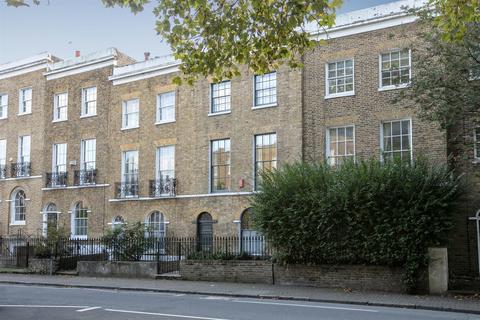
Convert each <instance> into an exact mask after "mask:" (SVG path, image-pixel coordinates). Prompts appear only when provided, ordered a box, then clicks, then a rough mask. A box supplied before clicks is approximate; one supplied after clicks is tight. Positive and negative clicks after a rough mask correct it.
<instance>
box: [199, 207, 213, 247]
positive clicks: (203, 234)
mask: <svg viewBox="0 0 480 320" xmlns="http://www.w3.org/2000/svg"><path fill="white" fill-rule="evenodd" d="M197 239H198V240H197V242H198V250H200V251H212V249H213V219H212V216H211V215H210V213H208V212H202V213H200V215H199V216H198V218H197Z"/></svg>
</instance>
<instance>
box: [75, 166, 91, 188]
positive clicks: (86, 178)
mask: <svg viewBox="0 0 480 320" xmlns="http://www.w3.org/2000/svg"><path fill="white" fill-rule="evenodd" d="M96 183H97V169H89V170H75V172H74V176H73V184H74V185H75V186H84V185H90V184H96Z"/></svg>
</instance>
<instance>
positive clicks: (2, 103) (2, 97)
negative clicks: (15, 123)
mask: <svg viewBox="0 0 480 320" xmlns="http://www.w3.org/2000/svg"><path fill="white" fill-rule="evenodd" d="M0 109H2V115H1V116H0V120H2V119H7V118H8V94H6V93H0Z"/></svg>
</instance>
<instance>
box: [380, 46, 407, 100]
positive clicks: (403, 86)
mask: <svg viewBox="0 0 480 320" xmlns="http://www.w3.org/2000/svg"><path fill="white" fill-rule="evenodd" d="M394 51H399V52H401V51H402V49H399V48H392V49H390V50H386V51H382V52H380V53H379V54H378V91H388V90H395V89H403V88H407V87H409V86H410V85H411V83H412V49H408V67H409V69H408V82H407V83H402V84H398V85H395V84H393V85H389V86H382V54H385V53H392V52H394Z"/></svg>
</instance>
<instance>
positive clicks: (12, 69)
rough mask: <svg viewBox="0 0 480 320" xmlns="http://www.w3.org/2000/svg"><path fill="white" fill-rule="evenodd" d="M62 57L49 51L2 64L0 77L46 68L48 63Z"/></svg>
mask: <svg viewBox="0 0 480 320" xmlns="http://www.w3.org/2000/svg"><path fill="white" fill-rule="evenodd" d="M60 60H61V59H59V58H57V57H55V56H53V55H51V54H50V53H48V52H42V53H40V54H37V55H34V56H31V57H28V58H25V59H20V60H15V61H11V62H7V63H3V64H0V79H5V78H9V77H13V76H17V75H20V74H25V73H28V72H32V71H37V70H41V69H46V68H47V67H48V64H50V63H53V62H55V61H60Z"/></svg>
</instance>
